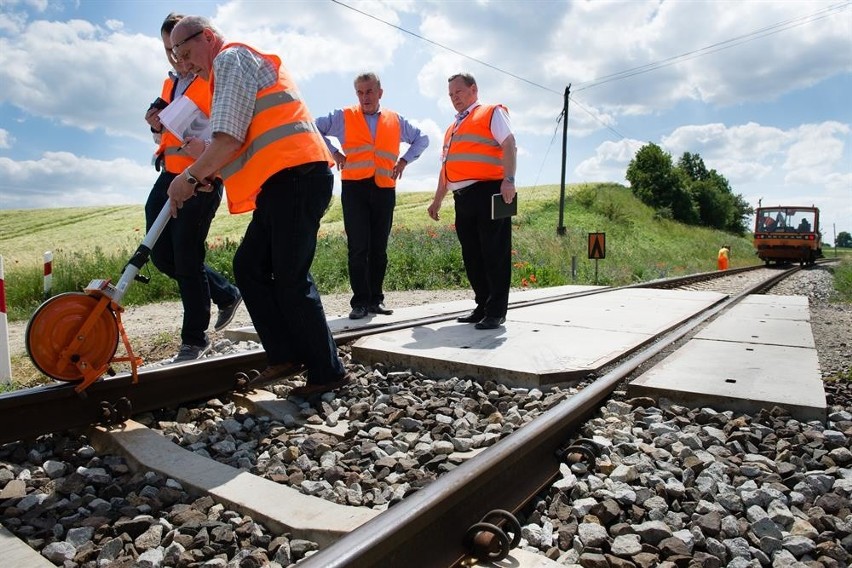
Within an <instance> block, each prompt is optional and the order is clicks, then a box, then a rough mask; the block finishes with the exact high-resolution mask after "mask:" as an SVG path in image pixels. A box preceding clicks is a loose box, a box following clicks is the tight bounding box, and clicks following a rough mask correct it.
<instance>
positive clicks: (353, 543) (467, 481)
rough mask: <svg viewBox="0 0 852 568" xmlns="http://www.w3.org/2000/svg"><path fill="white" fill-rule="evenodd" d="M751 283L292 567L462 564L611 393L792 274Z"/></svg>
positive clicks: (554, 466) (546, 474)
mask: <svg viewBox="0 0 852 568" xmlns="http://www.w3.org/2000/svg"><path fill="white" fill-rule="evenodd" d="M798 270H799V268H798V267H796V268H794V269H790V270H787V271H784V272H779V275H778V276H776V277H773V278H770V279H768V280H766V281H763V282H760V283H758V284H755V285H754V286H752V287H750V288H749V289H747V290H745V291H743V292H740V293H738V294H736V295H734V296H729V297H728V298H727V299H722V300H720V301H719V302H717V303H716V304H715V305H713V306H711V307H709V308H708V309H707V310H705V311H704V312H702V313H700V314H698V315H696V316H695V317H693V318H691V319H690V320H688V321H686V322H684V323H683V324H681V325H680V326H678V327H676V328H674V329H673V330H671V331H669V332H668V333H667V334H665V335H664V336H663V337H661V338H659V339H658V340H657V341H656V342H655V343H654V344H653V345H651V346H649V347H647V348H646V349H644V350H642V351H640V352H638V353H636V354H634V355H632V356H630V357H629V358H628V359H626V360H624V361H623V362H621V363H617V364H616V365H617V366H615V367H614V368H613V369H612V370H610V371H609V372H607V373H606V374H604V375H603V376H601V377H600V378H598V379H597V380H595V381H594V382H593V383H592V384H591V385H590V386H588V387H586V388H584V389H583V390H582V391H580V393H579V394H577V395H575V396H574V397H572V398H570V399H567V400H564V401H562V402H561V403H559V404H558V405H557V406H555V407H554V408H552V409H550V410H548V411H547V412H545V413H544V414H542V415H541V416H539V417H538V418H536V419H535V420H533V421H532V422H530V423H529V424H527V425H526V426H524V427H523V428H521V429H519V430H517V431H515V432H513V433H512V434H510V435H509V436H508V437H506V438H505V439H504V440H501V441H500V442H499V443H498V444H496V445H494V446H492V447H490V448H488V449H487V450H485V451H483V452H482V453H481V454H479V455H477V456H476V457H474V458H472V459H470V460H469V461H467V462H465V463H463V464H462V465H460V466H459V467H457V468H456V469H454V470H452V471H450V472H448V473H446V474H445V475H443V476H441V477H440V478H438V479H437V480H436V481H435V482H433V483H432V484H430V485H428V486H426V487H425V488H423V489H420V490H419V491H418V492H417V493H415V494H413V495H411V496H409V497H406V498H405V499H404V500H403V501H402V502H400V503H397V504H396V505H394V506H393V507H391V508H390V509H388V510H387V511H385V512H384V513H382V514H381V515H379V516H378V517H376V518H374V519H372V520H371V521H368V522H367V523H365V524H364V525H362V526H361V527H359V528H358V529H356V530H355V531H353V532H351V533H349V534H348V535H346V536H344V537H343V538H341V539H340V540H338V541H337V542H335V543H334V544H332V545H331V546H329V547H327V548H325V549H323V550H321V551H319V552H318V553H316V554H314V555H312V556H310V557H308V558H306V559H305V560H303V561H302V562H300V564H299V565H300V567H302V568H366V567H369V566H377V567H387V566H435V567H439V566H457V565H459V564H460V563H461V562H462V561H464V560H466V559H467V551H466V550H465V549H464V546H463V537H464V535H465V534H466V532H467V530H468V528H469V527H470V526H471V525H473V524H474V523H477V522H479V521H480V520H481V519H482V518H483V517H484V516H485V515H486V514H487V513H488V512H489V511H491V510H493V509H504V510H508V511H512V512H517V511H518V510H519V509H520V508H521V507H522V506H523V505H524V504H525V503H526V502H527V501H529V499H531V498H532V497H533V496H534V495H536V494H537V493H538V492H540V491H541V490H542V489H544V488H546V487H548V486H549V485H550V484H551V483H552V481H553V479H554V478H555V477H556V475H557V474H558V472H559V465H560V461H559V460H560V458H559V454H560V452H559V450H560V448H563V447H564V446H565V444H566V443H567V442H568V441H569V439H570V438H571V437H572V436H573V435H574V433H575V432H576V429H577V427H578V426H579V425H581V423H582V422H583V421H584V420H585V419H586V418H587V417H588V416H589V415H590V414H592V413H593V412H595V411H596V410H597V409H598V408H599V407H600V404H601V403H602V401H604V400H605V399H606V398H608V397H609V396H610V394H611V392H612V391H613V390H614V389H615V387H616V386H617V385H618V384H619V383H620V382H621V381H622V380H624V379H625V378H626V377H628V376H629V375H630V374H631V373H633V372H634V371H636V369H637V368H638V367H639V366H640V365H642V364H643V363H645V362H646V361H648V360H649V359H651V358H653V357H655V356H656V355H658V354H660V353H661V352H662V351H664V350H665V349H667V348H669V347H670V346H671V345H672V344H673V343H675V342H677V341H679V340H680V339H682V338H684V337H685V336H686V335H688V334H689V333H690V332H691V331H692V330H694V329H695V328H696V327H697V326H699V325H701V324H702V323H704V322H705V321H707V320H708V319H710V318H711V317H714V316H715V315H717V314H718V313H720V312H721V311H723V310H725V309H727V308H729V307H730V306H732V305H734V304H736V303H737V302H739V301H741V300H742V299H743V298H745V297H746V296H747V295H749V294H755V293H759V292H761V291H763V290H766V289H768V288H770V287H771V286H773V285H775V284H776V283H777V282H778V281H780V280H782V279H783V278H786V277H787V276H789V275H790V274H792V273H794V272H796V271H798Z"/></svg>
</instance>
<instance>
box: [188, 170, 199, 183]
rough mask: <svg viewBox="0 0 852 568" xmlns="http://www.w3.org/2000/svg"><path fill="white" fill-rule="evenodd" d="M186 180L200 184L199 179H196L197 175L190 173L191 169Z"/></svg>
mask: <svg viewBox="0 0 852 568" xmlns="http://www.w3.org/2000/svg"><path fill="white" fill-rule="evenodd" d="M186 181H188V182H189V183H193V184H196V185H197V184H198V180H197V179H195V176H193V175H192V174H191V173H189V170H187V172H186Z"/></svg>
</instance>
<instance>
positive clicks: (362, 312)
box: [349, 306, 367, 320]
mask: <svg viewBox="0 0 852 568" xmlns="http://www.w3.org/2000/svg"><path fill="white" fill-rule="evenodd" d="M365 317H367V308H365V307H364V306H355V307H354V308H352V311H351V312H349V319H351V320H359V319H363V318H365Z"/></svg>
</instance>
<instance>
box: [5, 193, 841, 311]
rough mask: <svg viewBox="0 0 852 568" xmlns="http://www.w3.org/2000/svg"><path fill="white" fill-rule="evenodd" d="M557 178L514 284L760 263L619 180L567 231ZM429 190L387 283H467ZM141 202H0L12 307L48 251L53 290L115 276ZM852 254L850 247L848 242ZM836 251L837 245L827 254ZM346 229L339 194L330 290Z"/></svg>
mask: <svg viewBox="0 0 852 568" xmlns="http://www.w3.org/2000/svg"><path fill="white" fill-rule="evenodd" d="M559 193H560V191H559V187H558V186H555V185H548V186H542V187H536V188H521V189H520V190H519V207H518V215H517V216H516V217H515V218H514V220H513V223H514V226H513V249H514V250H513V275H512V284H513V286H516V287H528V286H555V285H562V284H574V283H576V284H589V283H595V277H596V275H597V283H599V284H612V285H620V284H627V283H632V282H638V281H645V280H651V279H655V278H662V277H666V276H675V275H678V274H686V273H691V272H699V271H711V270H715V266H716V253H717V251H718V249H719V247H720V246H721V245H722V244H725V243H728V244H731V245H732V252H731V266H732V267H737V266H745V265H751V264H757V263H758V262H759V261H758V259H757V257H756V256H755V254H754V250H753V248H752V244H751V241H750V239H748V238H739V237H733V236H731V235H729V234H726V233H723V232H721V231H715V230H709V229H704V228H700V227H688V226H685V225H681V224H679V223H675V222H672V221H669V220H667V219H663V218H660V217H658V216H656V215H655V214H654V211H653V210H651V209H650V208H648V207H647V206H645V205H643V204H642V203H641V202H639V201H638V200H637V199H635V198H634V197H633V195H632V194H631V192H630V191H629V189H627V188H625V187H623V186H620V185H616V184H576V185H571V186H569V187H568V188H567V191H566V200H565V209H564V221H563V222H564V226H565V228H566V231H565V234H564V235H563V236H558V235H557V231H556V227H557V224H558V219H559ZM431 200H432V193H431V192H428V193H427V192H421V193H399V194H398V196H397V206H396V210H395V214H394V228H393V232H392V235H391V239H390V244H389V247H388V252H389V257H390V265H389V269H388V274H387V278H386V286H385V287H386V289H387V290H406V289H438V288H465V287H467V286H468V283H467V279H466V277H465V275H464V269H463V267H462V263H461V251H460V249H459V245H458V240H457V238H456V235H455V231H454V226H453V221H454V215H453V204H452V198H451V197H448V198H447V200H446V201H445V203H444V206H443V209H442V211H441V212H442V216H441V219H442V220H441V222H440V223H436V222H434V221H432V220H431V219H430V218H429V217H428V215H427V213H426V208H427V207H428V206H429V203H431ZM250 217H251V216H250V215H248V214H246V215H230V214H228V212H227V209H226V208H225V207H224V205H223V207H222V208H221V209H220V211H219V212H218V214H217V216H216V218H215V219H214V221H213V225H212V227H211V230H210V236H209V238H208V248H209V252H208V257H207V259H208V263H209V264H210V265H211V266H213V267H214V268H216V269H217V270H219V271H221V272H223V273H225V274H226V275H230V274H231V271H232V269H231V260H232V258H233V253H234V251H235V250H236V247H237V246H238V244H239V240H240V238H241V237H242V235H243V233H244V231H245V227H246V225H247V224H248V222H249V221H250ZM144 223H145V221H144V212H143V207H142V205H128V206H110V207H85V208H65V209H39V210H4V211H0V255H2V256H3V259H4V264H5V272H6V278H5V281H6V291H7V294H6V297H7V303H8V313H9V318H10V319H13V320H15V319H27V318H29V316H30V315H31V314H32V312H33V310H34V309H35V308H36V307H37V306H38V305H39V303H40V302H41V300H42V282H43V278H42V254H43V253H44V251H48V250H50V251H52V252H53V254H54V261H53V281H54V283H53V293H54V294H57V293H61V292H66V291H75V290H80V289H81V288H82V287H83V286H85V285H86V284H87V283H88V282H89V281H90V280H92V279H95V278H110V279H112V280H113V281H115V280H117V279H118V277H119V276H120V275H121V271H122V270H123V267H124V265H125V264H126V262H127V260H128V259H129V258H130V255H131V254H132V253H133V251H134V250H135V249H136V247H137V246H138V245H139V243H140V242H141V240H142V238H143V236H144V226H145V225H144ZM591 232H603V233H606V258H605V259H603V260H600V261H597V265H596V261H593V260H589V259H588V234H589V233H591ZM841 252H842V253H843V254H846V255H848V254H849V252H850V251H841ZM833 253H834V251H833V250H831V251H828V252H827V255H831V254H833ZM346 265H347V261H346V237H345V234H344V232H343V215H342V211H341V207H340V200H339V198H337V197H335V198H334V199H333V201H332V204H331V206H330V208H329V210H328V212H327V213H326V215H325V217H324V219H323V223H322V226H321V228H320V237H319V242H318V249H317V255H316V259H315V262H314V265H313V267H312V273H313V275H314V278H315V280H316V282H317V285H318V287H319V288H320V291H321V292H322V293H337V292H346V291H348V290H349V284H348V274H347V266H346ZM143 273H145V274H148V275H150V276H151V283H150V284H148V285H147V286H144V285H141V284H134V285H133V286H131V288H130V291H129V293H128V294H127V296H126V297H125V300H124V304H125V305H133V304H144V303H148V302H156V301H162V300H170V299H177V298H178V295H177V289H176V286H175V285H174V282H173V281H171V280H170V279H169V278H167V277H165V276H164V275H162V274H160V273H159V272H158V271H157V270H156V269H155V268H154V267H153V266H152V265H151V264H150V263H149V264H148V265H147V266H146V267H145V268H144V269H143Z"/></svg>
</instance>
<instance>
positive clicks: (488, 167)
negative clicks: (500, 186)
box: [444, 105, 506, 182]
mask: <svg viewBox="0 0 852 568" xmlns="http://www.w3.org/2000/svg"><path fill="white" fill-rule="evenodd" d="M500 106H501V108H503V109H505V108H506V107H503V106H502V105H500ZM496 108H497V105H479V106H478V107H476V108H474V109H473V110H472V111H471V112H470V115H468V117H467V118H466V119H465V120H463V121H462V122H461V124H459V125H458V128H456V127H455V124H453V125H451V126H450V127H449V128H448V129H447V132H446V133H445V134H444V175H445V176H446V179H447V181H450V182H460V181H467V180H478V181H484V180H497V179H503V148H502V146H500V143H499V142H497V141H496V140H495V139H494V136H493V135H492V134H491V117H492V116H493V114H494V110H495V109H496Z"/></svg>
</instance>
